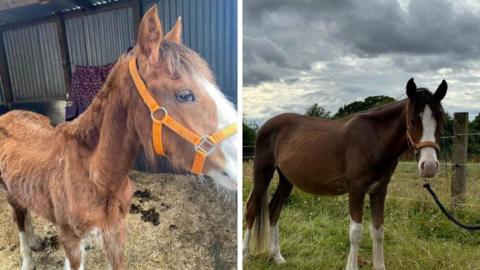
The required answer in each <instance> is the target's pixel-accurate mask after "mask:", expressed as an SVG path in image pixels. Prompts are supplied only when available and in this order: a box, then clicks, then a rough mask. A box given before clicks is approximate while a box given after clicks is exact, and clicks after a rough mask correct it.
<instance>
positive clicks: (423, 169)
mask: <svg viewBox="0 0 480 270" xmlns="http://www.w3.org/2000/svg"><path fill="white" fill-rule="evenodd" d="M419 165H420V166H419V169H420V176H421V177H425V178H432V177H434V176H435V175H436V174H437V172H438V161H430V160H428V161H421V163H420V164H419Z"/></svg>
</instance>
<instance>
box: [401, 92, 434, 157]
mask: <svg viewBox="0 0 480 270" xmlns="http://www.w3.org/2000/svg"><path fill="white" fill-rule="evenodd" d="M408 104H409V103H408V101H407V142H408V146H409V147H410V149H411V150H412V151H413V153H415V155H418V152H419V151H420V149H422V148H425V147H433V148H434V149H435V150H436V151H437V153H439V152H440V145H438V143H436V142H433V141H424V142H418V143H417V142H415V141H414V140H413V138H412V135H411V134H410V130H411V124H410V120H409V119H408V118H409V117H408V111H409V105H408Z"/></svg>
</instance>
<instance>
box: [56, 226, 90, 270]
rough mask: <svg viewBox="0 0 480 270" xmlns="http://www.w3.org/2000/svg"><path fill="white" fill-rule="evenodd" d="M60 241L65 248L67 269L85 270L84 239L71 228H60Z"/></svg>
mask: <svg viewBox="0 0 480 270" xmlns="http://www.w3.org/2000/svg"><path fill="white" fill-rule="evenodd" d="M59 236H60V243H61V244H62V246H63V249H64V250H65V264H64V269H65V270H83V269H84V259H85V249H84V247H83V243H82V239H81V238H79V237H78V236H77V235H76V234H75V233H74V232H73V231H72V230H71V229H70V228H60V230H59Z"/></svg>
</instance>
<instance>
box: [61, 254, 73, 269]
mask: <svg viewBox="0 0 480 270" xmlns="http://www.w3.org/2000/svg"><path fill="white" fill-rule="evenodd" d="M63 269H64V270H72V268H71V267H70V261H69V260H68V258H67V257H65V263H64V264H63Z"/></svg>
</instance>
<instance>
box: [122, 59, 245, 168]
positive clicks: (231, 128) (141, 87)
mask: <svg viewBox="0 0 480 270" xmlns="http://www.w3.org/2000/svg"><path fill="white" fill-rule="evenodd" d="M128 70H129V71H130V76H131V77H132V79H133V82H134V84H135V87H136V88H137V91H138V93H139V94H140V96H142V99H143V102H144V103H145V104H146V105H147V107H148V109H149V110H150V116H151V118H152V140H153V147H154V149H155V153H157V155H160V156H163V155H165V151H164V148H163V143H162V127H163V126H164V125H165V126H166V127H168V128H169V129H170V130H172V131H174V132H175V133H177V135H179V136H180V137H182V138H183V139H185V140H186V141H188V142H190V143H191V144H193V146H194V150H195V157H194V159H193V164H192V169H191V172H193V173H194V174H201V173H202V171H203V166H204V164H205V160H206V158H207V157H208V156H209V155H210V154H211V153H212V152H213V151H214V150H215V148H216V147H217V145H218V144H219V143H220V142H221V141H223V140H225V139H226V138H228V137H230V136H232V135H234V134H235V133H236V132H237V125H236V124H235V123H233V124H230V125H228V126H226V127H224V128H222V129H220V130H217V131H215V132H214V133H212V134H210V135H198V134H197V133H195V132H193V131H191V130H190V129H188V128H187V127H185V126H184V125H182V124H180V123H179V122H177V121H176V120H175V119H173V118H172V117H171V116H170V115H169V114H168V111H167V109H166V108H165V107H162V106H160V105H158V103H157V102H156V101H155V99H154V98H153V96H152V95H151V93H150V91H149V90H148V88H147V86H146V85H145V83H144V82H143V80H142V78H141V76H140V73H139V72H138V68H137V61H136V58H135V57H132V58H131V59H130V61H129V62H128ZM158 111H162V112H163V117H162V118H161V119H157V118H155V113H156V112H158Z"/></svg>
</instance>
